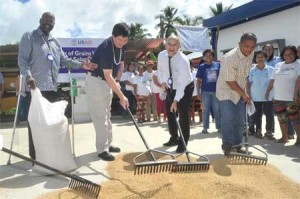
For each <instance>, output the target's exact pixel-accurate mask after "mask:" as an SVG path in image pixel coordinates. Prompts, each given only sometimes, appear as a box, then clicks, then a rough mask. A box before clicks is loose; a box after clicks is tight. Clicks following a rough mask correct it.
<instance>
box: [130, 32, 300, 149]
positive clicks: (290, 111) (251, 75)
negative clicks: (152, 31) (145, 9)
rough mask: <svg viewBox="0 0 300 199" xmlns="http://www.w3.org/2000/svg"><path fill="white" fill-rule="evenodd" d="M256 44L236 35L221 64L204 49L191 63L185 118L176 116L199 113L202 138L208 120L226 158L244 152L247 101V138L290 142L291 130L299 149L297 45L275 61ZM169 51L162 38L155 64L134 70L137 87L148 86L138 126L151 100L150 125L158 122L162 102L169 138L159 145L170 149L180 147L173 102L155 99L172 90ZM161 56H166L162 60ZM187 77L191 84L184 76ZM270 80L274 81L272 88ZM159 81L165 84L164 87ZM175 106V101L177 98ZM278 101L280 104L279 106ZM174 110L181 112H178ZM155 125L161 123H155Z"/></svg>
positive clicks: (268, 50) (269, 51)
mask: <svg viewBox="0 0 300 199" xmlns="http://www.w3.org/2000/svg"><path fill="white" fill-rule="evenodd" d="M172 38H173V39H174V38H175V41H176V36H174V35H173V36H171V37H170V39H172ZM178 42H179V41H178ZM256 42H257V39H256V36H255V35H254V34H253V33H248V34H244V35H243V36H242V37H241V41H240V42H239V45H238V47H237V48H235V49H234V50H233V51H231V52H229V53H227V54H226V55H225V56H224V57H223V58H222V60H221V61H216V60H215V54H214V51H213V50H211V49H206V50H205V51H203V59H202V60H201V62H200V64H199V65H198V66H196V67H194V66H192V63H190V64H191V74H192V77H193V80H194V92H193V94H192V98H191V99H192V101H191V102H190V100H187V101H185V105H186V107H188V105H189V104H191V106H190V112H189V116H185V115H184V114H183V113H181V115H182V117H185V118H188V117H190V121H195V112H198V116H199V120H200V123H201V122H203V124H202V126H203V128H202V133H204V134H207V133H209V131H208V129H209V124H210V116H212V117H213V119H214V121H215V128H216V130H217V132H219V133H221V132H222V139H223V145H222V149H223V150H224V153H225V154H228V153H229V152H230V151H232V150H236V151H238V152H244V151H243V149H242V148H240V147H239V145H240V144H241V142H242V136H243V134H242V133H241V132H243V131H244V129H245V114H246V113H245V103H250V101H252V102H253V104H254V107H255V113H254V114H253V115H249V116H248V121H249V124H248V129H249V132H250V133H249V135H253V136H254V137H255V138H258V139H263V138H264V137H265V138H267V139H269V140H275V141H276V142H277V143H287V142H289V140H291V139H295V132H296V134H297V139H296V142H295V144H294V145H295V146H297V147H299V145H300V144H299V142H300V139H299V138H300V136H299V130H298V128H299V127H298V126H299V124H300V121H299V117H298V108H297V107H298V106H299V104H298V103H299V102H298V97H299V92H298V90H299V86H300V85H299V83H300V82H297V81H299V80H298V76H299V74H298V68H299V60H300V59H299V57H300V46H299V47H298V49H296V48H295V47H294V46H287V47H285V48H284V49H283V50H282V52H281V56H280V57H278V56H275V54H274V53H275V52H274V50H275V48H274V46H273V45H272V44H265V45H264V46H263V47H262V49H261V50H257V51H255V46H256ZM179 45H180V44H179ZM168 49H169V44H168V40H167V43H166V50H165V51H163V52H161V53H160V54H159V60H158V63H157V66H156V65H155V63H154V62H152V61H150V62H149V61H146V62H145V64H143V63H135V65H137V68H138V70H137V71H138V72H139V74H138V75H139V76H143V77H144V79H143V81H140V82H141V83H140V84H143V85H148V86H147V88H148V92H147V95H148V96H147V97H146V96H145V99H144V103H143V106H142V107H143V112H147V113H148V114H147V119H143V118H142V119H141V118H140V116H139V113H137V118H138V122H147V121H150V117H149V115H150V114H149V113H150V112H151V106H150V102H151V103H152V104H154V105H153V107H156V109H155V110H156V111H153V109H152V111H153V121H157V118H160V116H161V113H162V112H161V110H162V108H161V102H163V103H167V106H165V105H163V108H164V111H165V108H166V107H167V110H166V112H167V113H169V117H168V118H169V120H170V122H168V128H169V132H170V136H171V137H170V140H169V141H168V142H167V143H164V146H174V145H177V144H178V143H180V141H179V139H178V135H177V133H176V132H177V128H176V126H175V125H174V124H172V122H171V121H172V118H173V116H172V113H170V111H169V109H170V107H171V104H172V103H171V104H170V101H169V102H168V101H166V100H169V99H168V98H170V97H169V96H168V98H167V99H165V100H162V99H160V97H159V93H163V92H164V90H165V91H167V94H168V93H169V91H170V88H171V85H169V83H168V81H170V79H169V78H170V77H171V74H172V73H169V70H171V71H172V68H169V65H171V64H170V63H171V62H169V61H168V59H167V58H165V57H168V56H169V54H168ZM177 50H178V49H175V51H176V52H177ZM162 53H164V54H168V55H164V56H162V55H161V54H162ZM173 56H174V55H173ZM169 57H170V56H169ZM171 57H172V56H171ZM297 59H298V61H297ZM171 60H172V59H171ZM179 62H180V61H179ZM149 63H150V64H149ZM240 63H242V64H243V65H245V66H247V67H240V66H239V65H238V64H240ZM290 64H291V65H290ZM133 65H134V64H132V63H130V64H129V66H128V67H130V70H131V71H133V72H132V73H131V74H132V75H133V76H134V71H135V69H134V68H133ZM174 65H175V64H174ZM282 65H283V66H282ZM153 67H154V69H153ZM175 67H176V66H175ZM182 67H183V68H184V67H185V65H184V64H183V65H182ZM282 67H283V68H282ZM142 68H144V69H143V70H144V71H145V70H147V71H145V72H143V71H140V70H142ZM149 68H151V70H150V71H151V72H153V73H154V74H156V73H159V72H160V73H161V75H162V76H161V77H160V78H161V79H159V77H157V76H156V75H153V76H152V78H151V76H149V75H148V73H147V72H149ZM221 68H222V72H221ZM156 69H157V71H156ZM174 70H175V69H174ZM175 71H176V70H175ZM282 71H285V72H282ZM126 73H127V72H125V73H124V76H125V77H127V75H126ZM282 73H283V74H282ZM177 74H178V73H177ZM178 78H180V80H183V79H181V78H184V77H183V76H182V74H180V75H179V77H178ZM185 78H186V77H185ZM186 79H188V80H190V79H189V78H186ZM127 81H128V80H127V78H124V82H125V84H126V85H127V84H132V83H128V82H127ZM163 81H165V82H163ZM172 81H173V77H172ZM132 82H133V80H132ZM152 82H154V83H155V85H156V86H155V88H153V87H152V86H150V85H151V83H152ZM183 82H184V81H183ZM188 82H189V81H188ZM274 82H276V84H275V86H274ZM163 83H165V85H164V86H163ZM189 83H191V82H189ZM217 84H218V86H217ZM184 85H186V84H184ZM172 86H173V85H172ZM288 86H290V87H288ZM133 87H134V85H133ZM175 88H176V87H175ZM185 89H186V87H185ZM127 90H128V89H127V88H126V90H125V92H127ZM174 90H176V89H174ZM133 93H134V92H133ZM134 95H135V94H134ZM151 95H153V96H156V102H155V101H151V100H149V99H151V97H150V96H151ZM169 95H170V94H169ZM138 96H139V95H136V99H137V101H139V100H138V99H139V97H138ZM171 98H172V99H174V95H173V96H171ZM189 98H190V97H189ZM146 99H148V100H146ZM146 101H147V102H146ZM165 101H166V102H165ZM171 102H172V101H171ZM178 102H180V100H179V101H178ZM155 103H156V104H155ZM278 103H279V104H280V105H278ZM137 104H139V103H137ZM146 104H147V105H146ZM179 106H180V105H179ZM181 106H182V105H181ZM130 107H131V109H134V107H135V103H134V102H132V103H130ZM138 107H139V108H138V109H137V110H139V109H140V106H139V105H138ZM178 112H179V113H180V111H178ZM275 114H276V115H277V116H278V122H279V124H280V129H278V130H281V133H282V137H281V138H280V139H278V140H276V139H275V137H274V132H275ZM263 115H265V118H266V126H265V130H264V129H263V127H262V118H263ZM164 117H165V113H164ZM158 121H159V122H161V120H160V119H159V120H158ZM185 124H186V123H185V122H182V126H183V127H184V129H185V132H187V133H186V137H185V139H186V142H188V139H187V138H188V137H189V131H188V130H187V127H186V125H185ZM233 132H235V133H233ZM263 132H264V134H263ZM180 149H182V146H181V147H179V149H178V150H176V151H177V152H179V151H182V150H180Z"/></svg>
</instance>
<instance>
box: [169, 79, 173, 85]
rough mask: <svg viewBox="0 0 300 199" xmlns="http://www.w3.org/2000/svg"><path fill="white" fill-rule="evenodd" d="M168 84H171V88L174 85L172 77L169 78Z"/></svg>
mask: <svg viewBox="0 0 300 199" xmlns="http://www.w3.org/2000/svg"><path fill="white" fill-rule="evenodd" d="M168 84H169V86H171V85H172V84H173V79H172V77H169V79H168Z"/></svg>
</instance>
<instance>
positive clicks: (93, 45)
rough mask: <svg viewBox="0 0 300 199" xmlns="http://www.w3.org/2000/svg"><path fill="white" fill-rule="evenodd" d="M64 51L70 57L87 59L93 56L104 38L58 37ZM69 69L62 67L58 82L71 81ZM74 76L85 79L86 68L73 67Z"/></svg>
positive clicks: (79, 59)
mask: <svg viewBox="0 0 300 199" xmlns="http://www.w3.org/2000/svg"><path fill="white" fill-rule="evenodd" d="M57 40H58V41H59V43H60V45H61V47H62V49H63V51H64V53H65V54H66V56H67V57H69V58H70V59H76V60H78V61H80V62H83V61H86V59H87V58H88V57H90V58H92V57H93V55H94V53H95V50H96V49H97V47H98V46H99V45H100V44H101V43H102V42H103V41H104V39H90V38H57ZM67 72H68V70H67V69H66V68H61V69H60V71H59V75H58V80H57V81H58V82H59V83H62V82H69V77H68V75H67ZM72 77H73V78H75V79H84V78H85V70H84V69H73V70H72Z"/></svg>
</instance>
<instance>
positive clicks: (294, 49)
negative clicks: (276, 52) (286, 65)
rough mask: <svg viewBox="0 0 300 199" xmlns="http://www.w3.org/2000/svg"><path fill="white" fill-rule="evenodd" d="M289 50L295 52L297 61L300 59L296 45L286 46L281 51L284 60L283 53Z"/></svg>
mask: <svg viewBox="0 0 300 199" xmlns="http://www.w3.org/2000/svg"><path fill="white" fill-rule="evenodd" d="M287 50H291V51H292V52H293V53H294V55H295V59H294V60H293V61H296V60H297V59H298V56H297V48H296V47H295V46H285V47H284V48H283V49H282V51H281V53H280V57H281V59H282V60H284V58H283V55H284V53H285V51H287ZM284 61H285V60H284Z"/></svg>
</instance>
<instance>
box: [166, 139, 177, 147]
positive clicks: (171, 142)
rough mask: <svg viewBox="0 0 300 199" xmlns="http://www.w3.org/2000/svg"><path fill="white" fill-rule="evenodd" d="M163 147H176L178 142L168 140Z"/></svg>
mask: <svg viewBox="0 0 300 199" xmlns="http://www.w3.org/2000/svg"><path fill="white" fill-rule="evenodd" d="M163 145H164V146H176V145H178V140H177V139H172V138H170V140H169V141H168V142H166V143H164V144H163Z"/></svg>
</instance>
